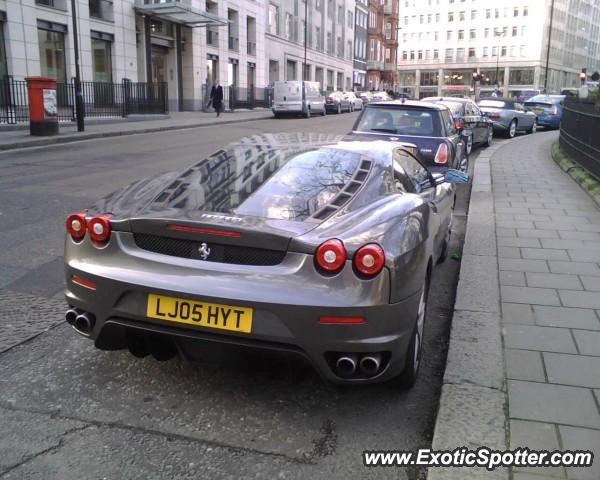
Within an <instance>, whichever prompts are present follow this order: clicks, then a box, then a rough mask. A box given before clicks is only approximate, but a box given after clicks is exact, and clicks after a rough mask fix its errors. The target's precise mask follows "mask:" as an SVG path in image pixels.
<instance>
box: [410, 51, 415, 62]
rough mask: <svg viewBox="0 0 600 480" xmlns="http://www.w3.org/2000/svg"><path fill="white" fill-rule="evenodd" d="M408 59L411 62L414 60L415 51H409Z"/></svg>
mask: <svg viewBox="0 0 600 480" xmlns="http://www.w3.org/2000/svg"><path fill="white" fill-rule="evenodd" d="M410 59H411V60H414V59H415V51H414V50H411V51H410Z"/></svg>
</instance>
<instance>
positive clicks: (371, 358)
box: [360, 353, 381, 377]
mask: <svg viewBox="0 0 600 480" xmlns="http://www.w3.org/2000/svg"><path fill="white" fill-rule="evenodd" d="M380 366H381V354H380V353H373V354H370V355H365V356H364V357H362V358H361V359H360V369H361V371H362V372H363V373H364V374H365V375H367V376H369V377H372V376H373V375H375V374H376V373H377V372H378V371H379V367H380Z"/></svg>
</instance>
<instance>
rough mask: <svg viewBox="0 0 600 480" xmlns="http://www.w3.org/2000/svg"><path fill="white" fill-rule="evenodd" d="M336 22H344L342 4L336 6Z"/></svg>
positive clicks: (341, 23)
mask: <svg viewBox="0 0 600 480" xmlns="http://www.w3.org/2000/svg"><path fill="white" fill-rule="evenodd" d="M337 14H338V23H339V24H340V25H343V24H344V7H343V5H340V6H338V13H337Z"/></svg>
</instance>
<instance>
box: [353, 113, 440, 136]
mask: <svg viewBox="0 0 600 480" xmlns="http://www.w3.org/2000/svg"><path fill="white" fill-rule="evenodd" d="M357 130H358V131H360V132H380V133H389V134H392V135H409V136H417V137H439V136H440V135H441V125H440V122H439V114H438V112H437V111H434V110H429V109H420V108H397V107H396V108H395V107H390V108H386V107H372V108H367V109H366V110H365V112H364V114H363V115H362V117H361V120H360V123H359V124H358V128H357Z"/></svg>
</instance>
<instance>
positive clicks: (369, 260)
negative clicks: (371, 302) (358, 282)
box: [354, 243, 385, 277]
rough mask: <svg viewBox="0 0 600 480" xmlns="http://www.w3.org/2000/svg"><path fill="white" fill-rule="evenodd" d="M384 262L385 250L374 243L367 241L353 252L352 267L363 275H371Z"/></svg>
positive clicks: (375, 273) (377, 271) (380, 267)
mask: <svg viewBox="0 0 600 480" xmlns="http://www.w3.org/2000/svg"><path fill="white" fill-rule="evenodd" d="M384 264H385V252H384V251H383V248H381V247H380V246H379V245H377V244H376V243H368V244H367V245H364V246H362V247H360V248H359V249H358V251H357V252H356V253H355V254H354V267H355V268H356V270H358V271H359V272H360V273H362V274H363V275H367V276H369V277H373V276H375V275H377V274H378V273H379V272H381V269H382V268H383V265H384Z"/></svg>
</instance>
